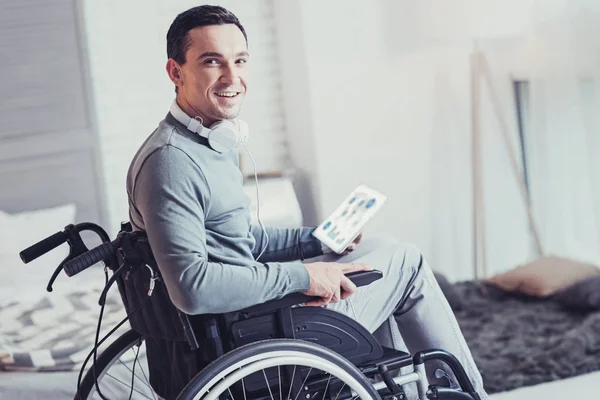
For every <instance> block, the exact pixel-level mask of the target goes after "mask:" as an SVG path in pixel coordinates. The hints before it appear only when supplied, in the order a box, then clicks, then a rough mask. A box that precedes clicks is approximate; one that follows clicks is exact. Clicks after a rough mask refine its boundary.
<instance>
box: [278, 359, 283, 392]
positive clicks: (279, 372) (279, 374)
mask: <svg viewBox="0 0 600 400" xmlns="http://www.w3.org/2000/svg"><path fill="white" fill-rule="evenodd" d="M277 376H278V377H279V400H283V394H282V393H281V367H280V366H279V365H278V366H277Z"/></svg>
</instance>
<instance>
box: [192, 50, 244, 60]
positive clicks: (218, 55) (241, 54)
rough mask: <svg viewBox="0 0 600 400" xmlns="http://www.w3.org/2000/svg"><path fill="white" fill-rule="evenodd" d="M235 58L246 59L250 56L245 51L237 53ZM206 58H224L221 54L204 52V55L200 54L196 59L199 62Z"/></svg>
mask: <svg viewBox="0 0 600 400" xmlns="http://www.w3.org/2000/svg"><path fill="white" fill-rule="evenodd" d="M235 56H236V57H248V56H250V55H249V54H248V52H247V51H240V52H239V53H237V54H236V55H235ZM208 57H214V58H225V57H224V56H223V54H221V53H216V52H214V51H207V52H204V53H202V54H200V56H199V57H198V59H199V60H200V59H203V58H208Z"/></svg>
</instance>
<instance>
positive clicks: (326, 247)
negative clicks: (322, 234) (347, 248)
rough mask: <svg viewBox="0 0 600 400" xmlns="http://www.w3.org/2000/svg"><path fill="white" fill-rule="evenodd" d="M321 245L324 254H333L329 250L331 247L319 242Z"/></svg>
mask: <svg viewBox="0 0 600 400" xmlns="http://www.w3.org/2000/svg"><path fill="white" fill-rule="evenodd" d="M319 243H321V251H322V252H323V254H331V253H333V250H331V249H330V248H329V246H327V245H326V244H325V243H323V242H321V241H319Z"/></svg>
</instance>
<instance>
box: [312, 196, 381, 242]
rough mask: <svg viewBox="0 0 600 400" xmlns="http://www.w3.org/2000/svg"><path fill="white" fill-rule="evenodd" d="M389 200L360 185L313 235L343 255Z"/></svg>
mask: <svg viewBox="0 0 600 400" xmlns="http://www.w3.org/2000/svg"><path fill="white" fill-rule="evenodd" d="M387 199H388V196H386V195H384V194H382V193H380V192H378V191H376V190H374V189H371V188H370V187H368V186H366V185H360V186H359V187H357V188H356V189H354V190H353V191H352V193H350V195H349V196H348V197H347V198H346V199H345V200H344V202H343V203H342V204H340V206H339V207H338V208H337V209H336V210H335V211H334V212H333V213H332V214H331V215H330V216H329V217H328V218H327V219H326V220H325V221H323V223H321V225H319V226H318V227H317V229H315V231H314V232H313V235H314V236H315V237H316V238H317V239H319V240H320V241H321V242H323V243H324V244H325V245H327V247H329V248H330V249H332V250H333V251H335V252H336V253H342V252H343V251H344V250H345V249H346V247H348V245H349V244H350V243H352V241H353V240H354V239H355V238H356V237H357V236H358V235H359V234H360V232H361V231H362V230H363V228H364V226H365V225H366V223H367V222H368V221H369V220H370V219H371V218H373V217H374V216H375V215H376V214H377V213H378V212H379V210H381V208H382V207H383V205H384V204H385V202H386V201H387Z"/></svg>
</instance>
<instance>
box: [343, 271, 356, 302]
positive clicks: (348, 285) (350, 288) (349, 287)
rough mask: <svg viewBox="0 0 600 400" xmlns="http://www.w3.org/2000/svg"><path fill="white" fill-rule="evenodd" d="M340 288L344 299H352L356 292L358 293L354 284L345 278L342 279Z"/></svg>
mask: <svg viewBox="0 0 600 400" xmlns="http://www.w3.org/2000/svg"><path fill="white" fill-rule="evenodd" d="M340 286H341V288H342V291H341V298H342V299H345V298H347V297H350V296H352V295H353V294H354V292H356V285H355V284H354V283H352V281H351V280H350V279H349V278H347V277H345V276H344V277H342V280H341V281H340Z"/></svg>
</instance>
